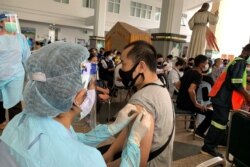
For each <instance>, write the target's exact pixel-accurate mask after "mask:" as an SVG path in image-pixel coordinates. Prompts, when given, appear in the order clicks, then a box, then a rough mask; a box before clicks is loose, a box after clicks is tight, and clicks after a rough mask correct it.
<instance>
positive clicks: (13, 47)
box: [0, 34, 30, 109]
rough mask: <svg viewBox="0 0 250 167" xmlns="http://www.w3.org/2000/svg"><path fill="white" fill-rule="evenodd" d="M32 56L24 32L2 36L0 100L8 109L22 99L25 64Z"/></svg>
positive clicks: (0, 47)
mask: <svg viewBox="0 0 250 167" xmlns="http://www.w3.org/2000/svg"><path fill="white" fill-rule="evenodd" d="M29 56H30V49H29V45H28V43H27V40H26V39H25V37H24V36H23V35H22V34H16V35H8V34H5V35H1V36H0V101H3V103H4V108H6V109H8V108H11V107H13V106H14V105H16V104H17V103H18V102H19V101H21V100H22V93H23V82H24V76H25V70H24V65H25V63H26V61H27V59H28V57H29Z"/></svg>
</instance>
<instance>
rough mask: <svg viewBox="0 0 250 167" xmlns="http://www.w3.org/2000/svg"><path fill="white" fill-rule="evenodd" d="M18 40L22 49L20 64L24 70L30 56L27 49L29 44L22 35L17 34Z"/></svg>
mask: <svg viewBox="0 0 250 167" xmlns="http://www.w3.org/2000/svg"><path fill="white" fill-rule="evenodd" d="M18 39H19V41H20V43H21V47H22V63H23V66H24V68H25V67H26V62H27V60H28V58H29V57H30V54H31V52H30V47H29V44H28V42H27V40H26V38H25V37H24V36H23V35H22V34H18ZM25 69H26V68H25Z"/></svg>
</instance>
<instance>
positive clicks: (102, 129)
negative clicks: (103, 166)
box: [77, 125, 112, 147]
mask: <svg viewBox="0 0 250 167" xmlns="http://www.w3.org/2000/svg"><path fill="white" fill-rule="evenodd" d="M111 136H112V135H111V133H110V132H109V130H108V126H107V125H98V126H97V127H96V128H95V129H93V130H91V131H90V132H88V133H77V139H78V140H79V141H80V142H82V143H84V144H86V145H88V146H92V147H96V146H97V145H98V144H100V143H101V142H103V141H105V140H107V139H108V138H110V137H111Z"/></svg>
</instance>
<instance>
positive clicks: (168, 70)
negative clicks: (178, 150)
mask: <svg viewBox="0 0 250 167" xmlns="http://www.w3.org/2000/svg"><path fill="white" fill-rule="evenodd" d="M207 9H208V6H207V5H204V6H202V9H201V10H200V11H198V14H200V13H199V12H206V11H207ZM198 14H197V15H198ZM206 15H208V16H210V17H209V18H210V19H211V20H210V21H211V22H214V23H215V22H217V16H218V13H217V14H215V15H212V14H210V13H206ZM197 17H198V16H197ZM212 20H213V21H212ZM17 22H18V20H17V17H16V15H15V14H1V15H0V28H1V29H0V40H1V41H0V42H1V44H3V45H1V46H5V47H4V48H7V49H5V50H4V49H2V48H3V47H1V48H0V58H1V61H0V77H1V78H0V95H1V96H0V97H1V99H0V107H1V108H0V109H1V110H0V129H1V130H3V133H2V135H1V137H0V140H1V142H0V148H3V147H5V148H6V149H5V150H7V152H6V153H8V154H10V155H11V157H12V158H13V159H14V161H12V162H8V161H7V160H4V162H3V163H5V164H8V163H16V164H17V165H18V166H21V167H26V166H32V167H38V166H60V167H68V166H124V167H126V166H150V167H156V166H157V167H163V166H164V167H171V166H172V161H173V160H172V154H173V149H174V148H173V142H174V138H175V112H174V111H175V110H174V108H175V107H177V108H180V109H182V110H188V111H191V112H193V113H196V114H202V115H204V116H205V118H204V120H202V121H201V123H200V124H199V125H198V126H197V128H196V129H194V127H195V124H196V122H190V125H189V131H192V132H193V133H195V135H196V136H198V137H200V138H202V139H204V145H203V146H202V147H201V152H202V153H204V154H209V155H212V156H220V157H223V155H222V154H221V153H219V152H218V151H217V150H216V147H217V146H218V145H224V146H226V145H227V143H226V137H227V122H228V115H229V111H230V110H231V109H234V110H235V109H240V108H242V106H243V105H244V104H245V105H248V104H249V103H250V94H249V92H248V90H247V87H246V86H247V83H249V82H250V81H248V78H247V73H250V67H248V66H250V44H247V45H246V46H244V47H243V50H242V53H241V55H240V56H239V57H236V58H235V59H234V60H233V61H231V62H229V61H228V60H223V59H221V58H217V59H211V58H208V57H207V56H206V55H204V54H197V55H195V56H189V57H190V58H189V59H188V60H186V59H183V58H181V57H175V56H173V55H171V54H169V55H161V54H159V53H157V52H156V50H155V48H154V46H153V45H151V44H149V43H147V42H145V41H135V42H132V43H129V44H128V45H126V46H125V47H124V49H123V50H122V51H118V50H116V49H113V50H105V48H100V49H99V50H98V49H96V48H91V49H87V48H86V47H83V46H81V45H78V44H73V43H68V42H55V43H50V44H48V45H45V46H42V45H41V44H40V43H36V44H35V51H33V52H32V53H31V52H30V47H29V44H28V42H27V40H26V39H25V37H24V36H23V35H22V34H21V33H20V32H18V28H19V27H18V25H17ZM10 25H11V26H10ZM199 26H201V25H199ZM9 43H12V44H13V45H8V44H9ZM196 43H197V42H196ZM7 45H8V46H7ZM192 45H193V43H191V47H192ZM189 53H191V51H190V52H189ZM194 53H195V52H193V51H192V54H194ZM82 62H89V63H91V64H93V65H94V67H96V70H97V74H96V76H95V77H94V78H91V79H90V80H85V79H83V78H82V77H81V74H82ZM25 75H26V76H27V83H26V82H25V81H24V80H25ZM247 81H248V82H247ZM85 82H87V83H88V84H87V88H86V89H85V88H83V83H85ZM24 85H25V89H24V91H23V87H24ZM204 85H209V87H210V89H209V88H208V87H206V86H204ZM118 87H122V88H124V89H128V90H133V93H132V94H131V97H130V98H129V100H128V101H127V104H125V106H124V107H122V108H121V109H120V110H119V111H117V116H116V118H115V120H114V121H112V122H109V124H100V125H98V126H96V127H95V128H94V129H93V130H91V131H90V132H88V133H76V132H75V131H74V129H73V127H72V122H73V120H74V118H75V117H76V116H79V115H81V117H86V116H87V115H88V114H89V113H90V110H91V108H92V106H93V105H94V100H95V97H96V96H97V102H102V101H107V100H109V99H110V98H111V97H112V96H114V97H116V96H117V88H118ZM201 87H202V88H207V89H204V90H203V89H202V90H201V93H202V98H201V99H200V98H198V89H199V88H201ZM208 89H209V90H208ZM236 96H237V98H235V97H236ZM210 97H211V100H208V101H209V103H204V100H203V99H210ZM21 101H23V103H24V105H23V106H24V107H23V108H22V105H21ZM206 101H207V100H206ZM6 109H7V110H8V112H9V120H10V121H9V122H7V120H6V115H5V113H6ZM98 110H99V109H98ZM112 136H115V137H116V138H115V140H114V141H113V143H112V144H111V145H107V146H105V147H102V148H99V150H98V149H97V146H98V144H99V143H101V142H102V141H105V140H107V139H109V138H110V137H112ZM1 158H2V157H0V161H1V160H2V159H1Z"/></svg>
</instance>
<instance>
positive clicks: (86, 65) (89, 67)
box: [81, 62, 97, 89]
mask: <svg viewBox="0 0 250 167" xmlns="http://www.w3.org/2000/svg"><path fill="white" fill-rule="evenodd" d="M96 73H97V64H95V63H90V62H82V63H81V78H82V84H83V88H84V89H87V88H88V84H89V81H90V80H91V79H92V77H96Z"/></svg>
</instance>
